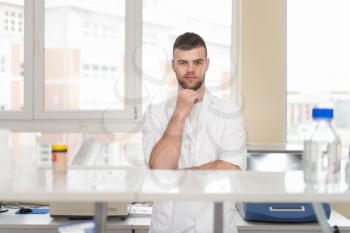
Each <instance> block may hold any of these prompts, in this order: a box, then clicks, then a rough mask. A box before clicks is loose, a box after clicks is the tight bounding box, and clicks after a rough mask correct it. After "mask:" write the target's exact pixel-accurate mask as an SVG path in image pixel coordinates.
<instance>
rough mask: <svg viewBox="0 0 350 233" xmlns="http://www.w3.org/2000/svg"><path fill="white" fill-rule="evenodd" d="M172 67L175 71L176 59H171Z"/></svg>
mask: <svg viewBox="0 0 350 233" xmlns="http://www.w3.org/2000/svg"><path fill="white" fill-rule="evenodd" d="M171 68H173V71H174V72H175V60H174V59H173V60H171Z"/></svg>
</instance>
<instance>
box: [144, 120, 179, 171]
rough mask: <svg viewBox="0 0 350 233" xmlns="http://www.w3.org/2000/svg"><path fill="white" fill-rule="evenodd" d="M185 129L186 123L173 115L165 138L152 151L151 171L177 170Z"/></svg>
mask: <svg viewBox="0 0 350 233" xmlns="http://www.w3.org/2000/svg"><path fill="white" fill-rule="evenodd" d="M184 127H185V123H184V121H183V120H182V119H179V118H178V117H177V116H176V115H173V116H172V118H171V119H170V121H169V124H168V127H167V129H166V130H165V133H164V135H163V137H162V138H161V139H160V140H159V142H158V143H157V144H156V145H155V146H154V148H153V150H152V153H151V158H150V161H149V166H150V168H151V169H177V167H178V163H179V158H180V154H181V145H182V135H183V131H184Z"/></svg>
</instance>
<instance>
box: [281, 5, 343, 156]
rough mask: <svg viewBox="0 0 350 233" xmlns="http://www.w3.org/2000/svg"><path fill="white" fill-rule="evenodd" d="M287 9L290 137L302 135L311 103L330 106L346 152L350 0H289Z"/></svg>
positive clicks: (292, 138)
mask: <svg viewBox="0 0 350 233" xmlns="http://www.w3.org/2000/svg"><path fill="white" fill-rule="evenodd" d="M287 9H288V10H287V11H288V13H287V24H288V25H287V30H288V31H287V60H288V63H287V64H288V69H287V83H288V84H287V86H288V97H287V98H288V107H287V117H288V118H287V127H288V135H287V137H288V141H289V142H300V141H301V140H302V139H303V134H304V132H305V131H306V129H308V126H309V125H310V121H311V109H312V108H313V107H315V106H320V107H322V106H323V107H332V108H334V111H335V112H334V114H335V119H334V123H335V126H336V130H337V133H338V134H339V135H340V137H341V139H342V144H343V145H344V150H343V152H344V154H346V153H347V151H348V145H349V144H350V133H349V132H350V131H349V128H350V115H349V112H350V78H349V77H350V69H349V65H348V61H349V60H350V44H349V41H350V32H349V30H348V29H347V28H348V22H350V15H349V14H348V12H349V11H350V2H349V1H347V0H308V1H303V0H289V1H288V5H287ZM325 16H327V17H325Z"/></svg>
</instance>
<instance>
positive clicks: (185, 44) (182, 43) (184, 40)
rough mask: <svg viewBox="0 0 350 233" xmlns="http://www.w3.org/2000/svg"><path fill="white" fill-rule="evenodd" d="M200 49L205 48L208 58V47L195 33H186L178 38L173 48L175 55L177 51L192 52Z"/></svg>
mask: <svg viewBox="0 0 350 233" xmlns="http://www.w3.org/2000/svg"><path fill="white" fill-rule="evenodd" d="M200 47H203V48H204V50H205V56H207V46H206V45H205V42H204V40H203V38H202V37H200V36H199V35H198V34H196V33H194V32H185V33H184V34H182V35H180V36H178V37H177V38H176V40H175V42H174V47H173V54H174V52H175V49H181V50H191V49H194V48H200Z"/></svg>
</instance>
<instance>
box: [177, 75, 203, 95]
mask: <svg viewBox="0 0 350 233" xmlns="http://www.w3.org/2000/svg"><path fill="white" fill-rule="evenodd" d="M204 80H205V76H203V78H202V79H200V80H197V82H195V83H193V84H192V85H191V84H189V83H187V82H186V81H185V80H184V79H181V80H179V79H178V80H177V81H178V83H179V85H180V86H181V87H182V88H183V89H190V90H193V91H197V90H198V89H199V88H200V87H201V86H202V85H203V83H204Z"/></svg>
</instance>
